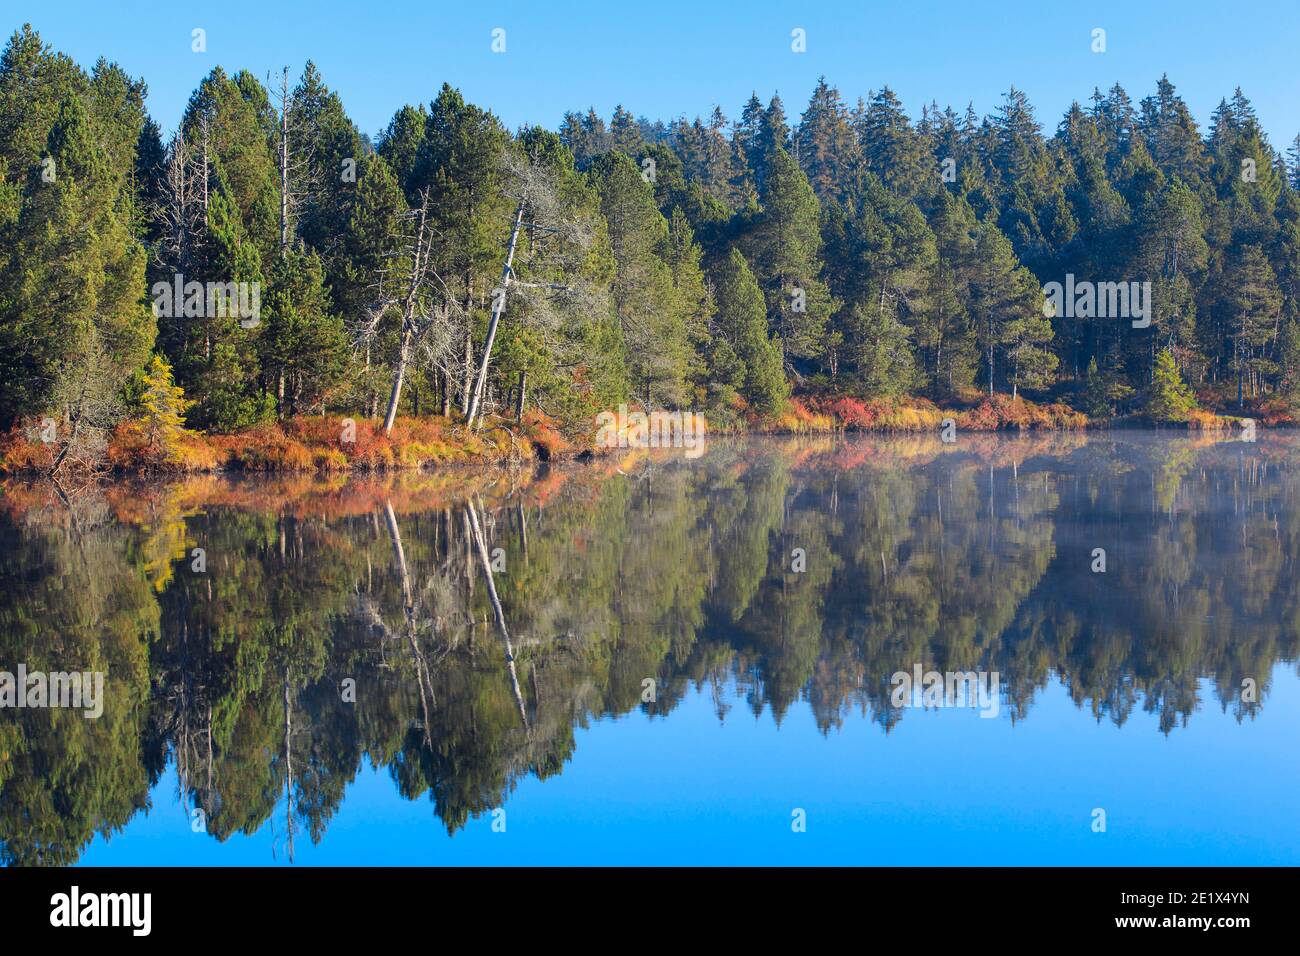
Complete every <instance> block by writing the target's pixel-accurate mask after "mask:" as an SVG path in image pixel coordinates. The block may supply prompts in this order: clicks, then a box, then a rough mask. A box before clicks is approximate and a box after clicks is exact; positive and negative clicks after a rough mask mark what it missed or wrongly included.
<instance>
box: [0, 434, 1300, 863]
mask: <svg viewBox="0 0 1300 956" xmlns="http://www.w3.org/2000/svg"><path fill="white" fill-rule="evenodd" d="M1297 557H1300V436H1297V435H1294V434H1291V433H1266V432H1260V433H1259V436H1258V440H1257V441H1254V442H1244V441H1234V440H1222V439H1218V438H1215V437H1201V436H1195V435H1192V436H1189V435H1188V434H1187V433H1168V434H1157V433H1145V432H1115V433H1102V432H1093V433H1052V434H1035V435H1033V436H1029V437H1004V436H996V435H973V434H965V433H963V434H959V435H958V436H957V440H956V441H955V442H952V443H944V442H942V441H941V440H940V438H939V436H937V435H934V436H931V435H925V436H910V437H899V438H876V437H853V436H849V437H847V438H841V439H830V438H808V439H776V438H770V439H769V438H754V439H748V440H740V439H736V440H727V439H722V438H714V437H712V436H711V437H710V439H709V443H708V450H707V452H706V453H705V454H703V455H702V456H700V457H697V458H691V459H687V458H686V457H685V456H684V455H682V454H681V452H677V453H673V452H671V451H668V450H663V451H656V452H652V453H644V452H643V453H630V454H628V455H627V456H625V457H621V458H613V457H606V458H598V459H597V460H596V461H594V462H592V463H589V464H570V465H562V466H552V467H548V466H539V467H538V469H537V470H523V471H521V470H515V471H511V470H496V471H468V470H448V471H443V472H437V473H425V474H410V475H400V476H383V477H354V478H351V479H349V478H344V477H330V478H316V477H312V478H283V479H281V478H266V477H261V478H257V477H205V478H199V479H192V480H186V481H182V482H176V483H151V484H144V483H134V482H131V483H118V484H108V485H101V486H91V487H68V486H66V485H65V486H64V487H63V488H56V487H55V486H53V485H50V484H43V483H36V484H26V483H14V482H11V483H8V484H6V485H4V486H3V490H0V671H3V672H7V673H10V674H17V671H18V668H19V666H20V665H21V667H22V668H23V669H24V671H25V673H26V674H27V675H29V676H28V678H27V680H28V681H30V680H32V678H31V676H30V675H32V674H44V675H55V674H66V673H74V672H75V673H78V674H85V675H87V676H89V675H90V674H98V675H102V693H101V694H100V695H99V698H100V699H99V700H98V702H97V708H98V709H99V710H100V713H99V715H98V716H88V714H89V713H90V710H89V709H88V708H87V707H83V708H82V709H77V708H75V707H71V706H49V704H51V703H55V702H56V701H55V695H54V694H53V692H52V690H53V687H54V684H53V682H51V683H50V685H49V687H50V689H51V693H50V695H49V699H48V700H47V701H46V702H45V706H41V705H40V704H39V703H38V704H36V705H33V706H23V707H18V706H16V705H11V706H6V707H4V709H0V758H2V759H0V859H3V860H4V862H5V863H7V864H10V865H39V864H71V863H84V864H93V865H122V864H125V865H131V864H158V865H172V864H180V865H184V864H214V865H223V864H267V865H289V864H291V863H298V864H415V865H437V864H458V865H464V864H637V865H660V864H664V865H669V864H769V863H770V864H796V865H798V864H832V863H833V864H885V865H908V866H913V865H939V864H1048V865H1057V864H1085V865H1087V864H1098V865H1101V864H1173V865H1183V864H1187V865H1191V864H1197V865H1227V864H1292V865H1294V864H1297V863H1300V827H1297V826H1296V820H1297V818H1298V816H1300V753H1298V750H1300V747H1298V745H1297V728H1298V727H1300V677H1298V674H1297V652H1298V651H1300V594H1298V591H1297V587H1296V581H1297V565H1296V562H1297ZM52 680H53V678H52V677H51V681H52ZM16 686H17V685H16ZM88 686H89V685H88ZM83 703H85V702H84V701H83Z"/></svg>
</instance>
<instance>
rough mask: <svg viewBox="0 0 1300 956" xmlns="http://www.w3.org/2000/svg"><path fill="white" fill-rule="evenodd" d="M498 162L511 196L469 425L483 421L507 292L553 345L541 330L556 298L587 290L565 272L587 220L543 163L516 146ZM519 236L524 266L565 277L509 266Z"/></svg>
mask: <svg viewBox="0 0 1300 956" xmlns="http://www.w3.org/2000/svg"><path fill="white" fill-rule="evenodd" d="M502 164H503V166H504V168H505V173H506V176H505V178H506V180H507V182H509V183H511V186H510V187H509V188H508V191H507V195H509V196H510V197H511V198H513V199H514V200H515V215H514V221H513V223H512V225H511V228H510V238H509V241H508V242H507V244H506V256H505V263H504V265H503V266H502V269H501V282H500V284H499V285H498V286H497V288H495V289H493V290H492V313H491V316H490V318H489V320H488V328H487V334H486V336H485V337H484V340H483V351H482V354H481V356H480V358H479V362H478V374H477V376H476V377H475V380H474V389H473V392H472V393H471V400H470V404H469V409H468V412H467V414H466V417H465V420H466V424H467V425H469V426H470V427H471V428H477V427H481V426H482V423H483V410H484V395H485V391H486V387H487V380H488V373H489V370H490V368H491V364H492V352H493V348H494V347H495V345H496V337H497V330H498V328H499V327H500V323H501V319H502V316H503V314H504V313H505V308H506V302H507V299H508V298H509V296H510V294H511V293H512V292H513V293H514V294H515V296H516V300H517V301H519V302H520V304H521V305H522V306H524V307H525V308H524V312H525V313H526V314H527V315H528V316H529V317H530V318H531V319H532V320H533V321H532V322H531V323H530V327H531V328H533V329H534V330H535V331H537V332H539V333H540V334H541V337H542V339H543V341H544V342H545V343H546V344H547V346H548V347H550V346H557V347H558V345H559V344H560V343H559V342H558V341H557V340H556V338H555V337H551V336H548V335H547V334H546V333H547V332H548V331H553V330H554V329H555V327H556V325H558V323H557V322H556V321H555V320H556V319H557V317H558V316H557V312H556V309H555V305H556V302H557V300H568V301H569V303H570V304H572V302H573V300H578V299H581V298H583V297H584V296H585V295H587V290H586V288H585V286H584V284H583V283H582V282H581V281H580V280H578V281H573V280H571V279H570V277H576V276H578V274H579V271H580V268H581V264H582V262H583V260H584V259H585V257H586V254H587V251H588V249H589V248H590V246H591V242H592V237H593V233H592V229H591V224H590V223H589V222H588V221H586V220H584V219H583V218H581V217H579V216H575V215H573V214H572V212H571V211H570V210H569V209H567V208H566V207H565V204H564V202H563V200H562V199H561V197H560V190H559V188H558V185H557V184H556V182H555V178H554V175H553V173H552V170H551V169H550V167H549V166H547V165H546V164H545V163H542V162H539V161H537V160H535V159H533V158H531V157H528V156H524V155H521V154H519V153H516V152H507V153H506V154H505V155H504V156H503V157H502ZM525 236H526V237H527V240H528V250H527V255H526V259H527V263H528V266H529V271H531V272H533V273H534V274H537V275H553V276H554V275H558V276H561V277H564V278H565V279H566V281H565V282H553V281H552V282H530V281H527V280H526V279H524V278H521V277H520V275H519V274H518V272H517V270H516V268H515V259H516V255H517V253H518V251H519V246H520V241H521V239H523V238H524V237H525ZM548 327H549V328H548ZM558 351H559V350H558V349H557V351H556V352H555V353H553V354H558ZM523 375H524V373H521V381H520V385H519V394H520V409H519V411H520V413H521V414H522V411H523V408H522V405H523V394H524V389H525V387H526V379H524V378H523Z"/></svg>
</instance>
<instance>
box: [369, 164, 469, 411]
mask: <svg viewBox="0 0 1300 956" xmlns="http://www.w3.org/2000/svg"><path fill="white" fill-rule="evenodd" d="M410 219H411V221H412V223H413V226H414V231H413V232H412V233H411V234H410V235H409V236H408V237H407V256H408V270H407V275H406V284H405V289H404V291H403V292H402V296H401V299H400V300H389V301H387V302H386V303H384V307H385V308H387V307H388V306H393V305H396V306H398V307H399V308H400V310H401V329H400V331H399V333H398V347H397V359H396V363H395V365H394V368H393V383H392V388H391V390H390V392H389V396H388V411H387V412H386V413H385V415H384V434H385V435H388V434H392V431H393V422H394V421H395V420H396V418H397V408H398V405H399V404H400V403H401V400H402V385H403V382H404V381H405V378H406V371H407V368H408V366H409V365H410V363H411V359H412V356H413V354H414V347H415V346H416V345H417V344H418V343H420V342H421V341H422V340H423V339H424V338H425V336H426V335H428V334H429V332H430V331H431V330H433V329H438V328H443V329H445V327H446V326H447V324H448V322H449V321H450V318H451V316H452V314H453V313H456V312H458V311H459V310H460V307H459V305H458V304H457V297H456V296H455V295H454V294H453V292H452V290H451V289H450V288H448V286H447V284H446V282H445V281H444V280H443V278H442V276H441V275H439V273H438V271H437V270H436V269H435V268H434V261H435V260H434V251H435V250H434V244H435V241H436V240H437V238H438V235H437V232H436V230H435V229H434V226H433V223H432V222H431V221H430V218H429V190H428V189H425V190H424V191H423V192H422V193H421V194H420V205H419V207H418V208H416V209H414V210H413V211H412V213H411V216H410ZM430 290H433V291H434V293H435V294H434V295H432V296H430V295H429V292H430Z"/></svg>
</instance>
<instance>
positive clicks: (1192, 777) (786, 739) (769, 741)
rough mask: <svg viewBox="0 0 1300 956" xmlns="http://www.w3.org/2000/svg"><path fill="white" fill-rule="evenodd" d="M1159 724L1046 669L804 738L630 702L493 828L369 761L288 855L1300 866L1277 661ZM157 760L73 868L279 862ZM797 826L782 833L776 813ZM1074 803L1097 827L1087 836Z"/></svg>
mask: <svg viewBox="0 0 1300 956" xmlns="http://www.w3.org/2000/svg"><path fill="white" fill-rule="evenodd" d="M1201 699H1202V704H1201V709H1200V710H1199V711H1198V712H1197V713H1195V714H1193V715H1192V716H1191V719H1190V720H1189V722H1188V724H1187V726H1186V727H1179V728H1177V729H1176V730H1174V731H1173V732H1172V733H1170V734H1169V735H1168V736H1167V737H1166V736H1164V735H1163V734H1161V733H1160V732H1159V730H1158V728H1157V724H1156V720H1157V718H1156V715H1154V714H1147V713H1144V712H1142V711H1140V710H1135V711H1134V712H1133V713H1132V714H1131V716H1130V718H1129V720H1128V722H1127V723H1126V724H1125V725H1124V726H1123V727H1122V728H1117V727H1115V726H1114V725H1113V724H1112V723H1110V722H1109V720H1106V719H1105V718H1103V720H1102V721H1101V723H1097V722H1096V721H1095V720H1093V719H1092V718H1091V716H1090V715H1089V713H1088V711H1087V710H1080V709H1078V708H1076V707H1075V706H1074V705H1073V704H1072V703H1071V702H1070V701H1069V699H1068V697H1067V696H1066V693H1065V691H1064V689H1063V688H1062V687H1061V686H1060V685H1059V684H1056V683H1053V684H1051V685H1050V686H1049V687H1048V688H1047V689H1045V690H1044V691H1041V692H1040V693H1039V695H1038V697H1037V698H1036V699H1035V702H1034V705H1033V707H1032V708H1031V709H1030V712H1029V715H1028V718H1027V719H1026V720H1023V721H1021V722H1020V723H1018V724H1017V725H1016V726H1015V727H1012V725H1011V723H1010V721H1009V719H1008V717H1007V714H1006V711H1005V709H1004V710H1003V713H1002V714H1001V716H999V717H998V718H997V719H995V720H987V719H980V718H979V716H978V712H977V711H973V710H951V709H950V710H939V711H929V712H922V711H908V712H907V713H906V714H905V715H904V718H903V720H902V721H901V722H900V723H899V725H898V726H897V727H896V728H895V729H894V730H893V732H892V733H890V734H889V735H888V736H886V735H885V734H884V732H883V731H882V730H881V729H880V727H879V725H878V724H874V723H870V722H869V721H867V720H865V719H863V718H862V717H861V716H860V715H859V714H857V713H856V712H855V713H853V714H850V715H848V716H846V717H845V721H844V724H843V726H842V727H841V728H840V729H839V730H831V731H830V733H829V734H828V735H826V736H822V735H821V733H820V732H819V731H818V730H817V728H816V725H815V723H814V722H813V718H812V713H811V711H810V709H809V708H808V706H807V705H806V704H795V705H793V706H792V707H791V708H790V711H789V713H788V714H787V715H786V716H785V718H784V720H783V721H782V724H781V726H780V728H779V729H778V728H777V727H776V725H775V723H774V722H773V720H772V716H771V714H770V712H765V713H764V714H763V715H762V716H761V717H759V718H758V719H755V718H754V717H753V715H752V714H751V713H750V712H749V711H747V710H746V709H745V705H744V702H743V701H742V700H735V701H733V702H732V703H733V704H734V706H733V707H732V710H731V712H730V714H729V715H728V716H727V719H726V722H725V723H724V724H721V725H720V724H719V722H718V720H717V717H716V716H715V714H714V710H713V704H712V701H711V695H710V693H709V692H708V691H707V690H705V691H703V692H700V693H695V692H692V693H691V694H690V695H689V696H688V697H687V698H686V700H684V701H683V702H682V704H681V705H680V706H679V707H678V708H677V709H676V710H675V711H673V712H672V713H671V714H670V715H669V716H668V717H667V718H659V719H654V720H650V719H648V718H646V717H645V716H644V715H642V714H640V713H635V714H633V715H631V716H625V717H621V718H618V719H610V720H605V721H601V722H598V723H594V724H593V725H592V726H591V727H590V729H587V730H582V729H581V728H579V729H578V730H577V731H576V734H577V743H576V751H575V756H574V758H573V760H572V761H571V762H570V763H568V764H567V765H566V766H565V767H564V771H563V773H561V774H560V775H558V776H555V777H552V778H551V779H550V780H548V781H546V782H541V781H538V780H536V779H535V778H532V777H529V778H527V779H525V780H523V781H521V782H520V783H519V786H518V787H517V788H516V790H515V791H514V793H513V794H511V795H510V796H508V797H507V799H506V803H505V808H506V813H507V827H506V832H505V833H504V834H502V833H493V832H492V828H491V817H490V816H489V815H484V816H481V817H479V818H478V819H477V820H474V819H471V820H470V822H469V825H468V827H466V828H465V829H464V830H462V831H460V832H459V833H457V834H456V836H455V837H451V838H449V837H448V836H447V833H446V829H445V828H444V827H443V826H442V824H441V822H440V821H439V820H437V818H436V817H435V816H434V814H433V806H432V804H431V803H430V802H429V801H428V799H427V798H426V799H421V800H417V801H415V802H411V801H407V800H403V799H402V798H401V797H400V796H399V795H398V793H397V788H396V787H395V786H394V784H393V783H392V781H391V780H390V778H389V777H388V772H387V770H384V769H380V770H378V771H374V770H371V769H370V767H369V763H368V761H367V762H366V763H365V764H364V766H363V769H362V770H361V771H360V773H359V775H358V778H357V780H356V781H355V782H354V783H353V784H352V785H351V787H350V788H349V789H348V792H347V794H346V797H345V799H344V801H343V805H342V807H341V808H340V810H339V812H338V814H337V815H336V816H335V818H334V819H333V820H332V821H331V823H330V824H329V827H328V829H327V830H326V832H325V836H324V839H323V840H322V842H321V844H320V845H319V846H315V847H313V846H312V845H311V843H310V840H309V839H308V838H307V836H306V834H305V832H304V831H303V829H302V827H299V828H298V833H297V838H296V841H295V843H296V860H297V862H298V863H300V864H315V865H334V864H406V865H437V864H444V863H445V864H461V865H466V864H560V865H564V864H609V865H622V864H632V865H657V864H670V865H671V864H711V865H728V864H740V865H744V864H792V865H798V864H805V863H809V864H849V865H852V864H879V865H904V866H913V865H938V864H957V865H963V864H994V865H996V864H1025V865H1032V864H1045V865H1065V864H1083V865H1107V864H1118V865H1140V864H1167V865H1231V864H1289V865H1296V864H1300V826H1297V825H1296V821H1297V814H1298V812H1300V754H1298V753H1297V742H1296V728H1297V727H1300V679H1298V678H1297V676H1296V672H1295V666H1294V664H1279V665H1278V666H1277V667H1276V668H1275V670H1274V677H1273V682H1272V685H1271V687H1270V689H1269V691H1268V692H1267V694H1266V696H1265V697H1264V702H1263V707H1262V710H1261V712H1260V713H1259V715H1258V716H1257V717H1256V718H1255V719H1254V720H1253V721H1250V720H1247V721H1244V722H1243V723H1241V724H1238V723H1237V722H1236V720H1235V718H1234V717H1233V716H1232V714H1231V713H1223V712H1222V711H1221V710H1220V708H1219V705H1218V703H1217V701H1216V699H1215V698H1214V696H1213V689H1212V687H1211V686H1210V685H1209V684H1208V683H1206V682H1203V683H1202V686H1201ZM175 787H176V780H175V776H174V775H172V774H171V773H170V772H169V773H168V774H167V775H166V776H165V777H164V779H163V780H162V781H161V783H160V785H159V787H158V788H157V789H156V790H155V791H154V794H153V801H154V809H153V811H152V812H151V813H150V815H149V816H147V817H146V816H144V815H141V816H138V817H137V818H136V819H134V820H132V821H131V823H130V824H128V826H127V827H126V830H125V831H124V832H123V833H119V834H116V835H115V836H114V837H113V838H112V840H111V842H105V841H104V840H103V839H102V838H98V837H97V838H96V839H95V841H94V842H93V843H92V845H91V846H90V848H89V849H88V850H87V851H86V853H85V854H84V856H83V858H82V860H81V862H82V863H83V864H88V865H130V864H158V865H186V864H202V865H223V864H241V865H259V864H270V863H273V862H275V861H274V860H273V858H272V855H271V848H272V841H273V839H274V840H275V842H276V843H277V847H278V848H279V852H280V859H281V860H283V849H282V839H280V838H282V835H283V827H284V813H283V801H282V802H281V805H280V807H279V808H278V809H277V811H276V813H275V815H274V819H273V822H272V823H268V824H266V825H264V826H263V827H262V828H261V830H260V831H259V832H258V833H257V834H255V835H254V836H251V837H245V836H242V835H236V836H233V837H231V838H230V839H229V840H227V842H225V843H218V842H217V841H215V840H213V839H211V838H209V837H206V836H203V835H201V834H194V833H191V832H190V828H189V820H188V818H187V817H186V816H185V814H184V812H183V811H182V810H181V808H180V807H179V806H178V805H177V804H176V801H175V792H176V790H175ZM795 807H801V808H803V809H804V810H806V811H807V820H808V825H807V832H806V833H801V834H796V833H793V832H791V826H790V821H791V811H792V810H793V809H794V808H795ZM1094 807H1102V808H1105V810H1106V812H1107V815H1108V831H1107V832H1106V833H1104V834H1098V833H1093V832H1092V830H1091V819H1092V818H1091V812H1092V809H1093V808H1094Z"/></svg>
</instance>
